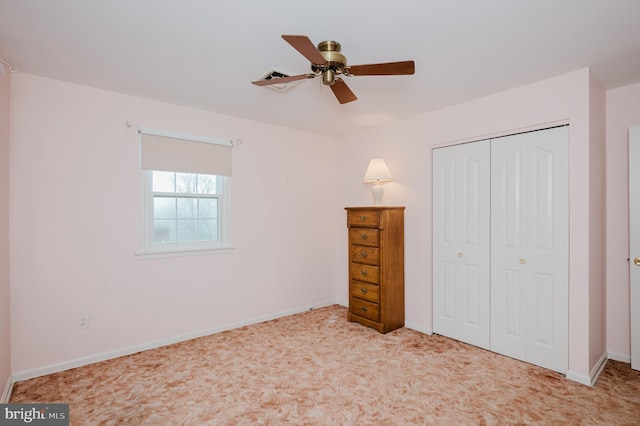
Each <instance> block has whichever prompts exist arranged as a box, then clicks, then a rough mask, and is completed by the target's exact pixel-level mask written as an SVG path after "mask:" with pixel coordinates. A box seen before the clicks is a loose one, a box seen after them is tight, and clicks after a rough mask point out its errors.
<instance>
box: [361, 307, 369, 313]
mask: <svg viewBox="0 0 640 426" xmlns="http://www.w3.org/2000/svg"><path fill="white" fill-rule="evenodd" d="M360 309H361V310H362V312H368V311H369V308H367V307H366V306H363V307H362V308H360Z"/></svg>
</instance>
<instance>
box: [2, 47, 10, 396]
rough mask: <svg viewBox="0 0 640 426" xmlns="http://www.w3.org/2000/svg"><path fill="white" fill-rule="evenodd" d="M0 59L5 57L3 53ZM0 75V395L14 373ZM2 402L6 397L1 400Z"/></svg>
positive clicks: (5, 118)
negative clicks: (12, 368) (12, 363)
mask: <svg viewBox="0 0 640 426" xmlns="http://www.w3.org/2000/svg"><path fill="white" fill-rule="evenodd" d="M0 60H3V57H2V55H1V54H0ZM0 66H2V67H4V69H5V72H4V73H3V74H2V75H0V395H2V392H3V391H4V389H5V385H6V384H7V383H8V381H9V378H10V375H11V342H10V336H11V329H10V304H9V300H10V299H9V82H10V79H11V77H10V76H11V74H10V73H9V70H8V69H7V67H5V66H4V65H0ZM0 402H3V401H0Z"/></svg>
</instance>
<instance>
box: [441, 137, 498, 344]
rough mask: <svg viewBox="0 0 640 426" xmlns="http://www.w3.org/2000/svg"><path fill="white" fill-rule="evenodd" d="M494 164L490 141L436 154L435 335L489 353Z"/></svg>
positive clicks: (452, 148)
mask: <svg viewBox="0 0 640 426" xmlns="http://www.w3.org/2000/svg"><path fill="white" fill-rule="evenodd" d="M489 161H490V149H489V141H488V140H487V141H480V142H474V143H471V144H463V145H456V146H451V147H445V148H438V149H435V150H434V151H433V200H434V209H433V252H434V262H433V264H434V276H433V300H434V307H433V309H434V313H433V315H434V317H433V329H434V332H436V333H439V334H442V335H445V336H449V337H452V338H454V339H458V340H461V341H464V342H467V343H470V344H473V345H477V346H480V347H483V348H488V347H489V307H490V306H489V244H490V240H489V227H488V226H487V225H488V223H489V208H490V202H489V200H490V193H489V188H490V183H489V177H490V174H489ZM445 265H447V266H446V267H445Z"/></svg>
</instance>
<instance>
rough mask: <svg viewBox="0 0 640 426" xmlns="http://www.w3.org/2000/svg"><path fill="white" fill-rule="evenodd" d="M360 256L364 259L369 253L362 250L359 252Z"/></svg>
mask: <svg viewBox="0 0 640 426" xmlns="http://www.w3.org/2000/svg"><path fill="white" fill-rule="evenodd" d="M360 257H363V258H365V259H366V258H367V257H369V253H367V252H366V251H364V250H363V251H361V252H360Z"/></svg>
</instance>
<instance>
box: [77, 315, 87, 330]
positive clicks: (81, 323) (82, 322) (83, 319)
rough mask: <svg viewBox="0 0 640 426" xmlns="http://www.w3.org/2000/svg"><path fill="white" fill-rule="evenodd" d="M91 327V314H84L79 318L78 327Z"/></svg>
mask: <svg viewBox="0 0 640 426" xmlns="http://www.w3.org/2000/svg"><path fill="white" fill-rule="evenodd" d="M87 327H89V315H83V316H81V317H80V318H79V319H78V328H87Z"/></svg>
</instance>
